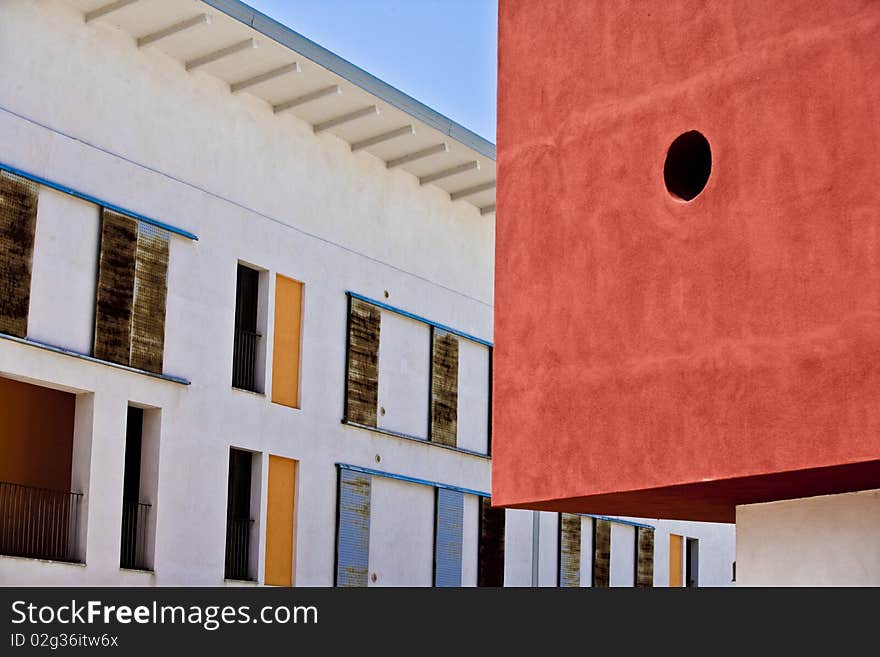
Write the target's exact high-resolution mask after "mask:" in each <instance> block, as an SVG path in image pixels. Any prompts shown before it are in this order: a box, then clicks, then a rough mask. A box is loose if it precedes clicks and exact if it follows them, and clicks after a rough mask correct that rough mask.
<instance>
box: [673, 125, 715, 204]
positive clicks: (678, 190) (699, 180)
mask: <svg viewBox="0 0 880 657" xmlns="http://www.w3.org/2000/svg"><path fill="white" fill-rule="evenodd" d="M711 171H712V151H711V149H710V148H709V142H708V141H707V140H706V138H705V137H704V136H703V135H701V134H700V133H699V132H697V131H696V130H691V131H690V132H686V133H684V134H683V135H680V136H679V137H678V138H677V139H676V140H675V141H673V142H672V145H671V146H670V147H669V152H668V153H667V154H666V164H665V165H664V167H663V180H664V181H665V182H666V189H668V190H669V193H670V194H672V195H673V196H676V197H678V198H680V199H682V200H683V201H690V200H692V199H694V198H696V196H697V195H698V194H699V193H700V192H702V191H703V188H704V187H705V186H706V183H707V182H708V181H709V173H710V172H711Z"/></svg>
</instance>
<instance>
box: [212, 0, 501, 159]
mask: <svg viewBox="0 0 880 657" xmlns="http://www.w3.org/2000/svg"><path fill="white" fill-rule="evenodd" d="M202 2H203V3H204V4H206V5H208V6H209V7H213V8H214V9H216V10H218V11H221V12H223V13H224V14H226V15H227V16H229V17H230V18H234V19H235V20H237V21H239V22H241V23H244V24H245V25H247V26H248V27H251V28H253V29H255V30H256V31H257V32H259V33H260V34H262V35H264V36H266V37H268V38H270V39H272V40H273V41H276V42H277V43H279V44H281V45H282V46H285V47H287V48H290V49H291V50H293V51H294V52H297V53H299V54H300V55H302V56H303V57H306V58H307V59H309V60H311V61H313V62H315V63H316V64H319V65H320V66H323V67H324V68H326V69H327V70H329V71H331V72H332V73H335V74H336V75H338V76H340V77H342V78H344V79H345V80H348V81H349V82H351V83H352V84H354V85H356V86H358V87H360V88H361V89H363V90H364V91H367V92H369V93H371V94H373V95H374V96H376V97H377V98H379V99H381V100H383V101H384V102H386V103H388V104H389V105H391V106H393V107H396V108H397V109H399V110H401V111H403V112H406V113H407V114H409V115H410V116H412V117H413V118H415V119H418V120H419V121H422V122H423V123H427V124H428V125H429V126H431V127H433V128H436V129H437V130H439V131H440V132H442V133H443V134H445V135H448V136H449V137H451V138H452V139H454V140H455V141H457V142H459V143H461V144H463V145H464V146H467V147H468V148H471V149H473V150H475V151H476V152H477V153H479V154H480V155H483V156H484V157H488V158H490V159H491V160H493V161H494V160H495V159H496V158H495V144H493V143H492V142H490V141H489V140H488V139H486V138H484V137H481V136H480V135H478V134H477V133H475V132H473V131H471V130H468V129H467V128H465V127H464V126H463V125H460V124H458V123H456V122H455V121H453V120H452V119H450V118H448V117H446V116H444V115H443V114H441V113H440V112H437V111H436V110H433V109H431V108H430V107H428V106H427V105H425V104H424V103H420V102H419V101H418V100H416V99H415V98H413V97H412V96H409V95H407V94H405V93H404V92H402V91H400V90H399V89H397V88H396V87H393V86H391V85H390V84H388V83H387V82H384V81H382V80H380V79H379V78H377V77H376V76H374V75H371V74H370V73H367V72H366V71H365V70H363V69H362V68H359V67H358V66H355V65H354V64H352V63H351V62H349V61H348V60H347V59H344V58H342V57H340V56H339V55H337V54H336V53H334V52H331V51H330V50H327V49H326V48H324V47H323V46H320V45H318V44H317V43H315V42H314V41H312V40H311V39H308V38H306V37H304V36H303V35H302V34H300V33H299V32H296V31H294V30H292V29H291V28H289V27H287V26H286V25H283V24H282V23H279V22H278V21H276V20H274V19H273V18H270V17H269V16H267V15H266V14H263V13H261V12H259V11H257V10H256V9H254V8H253V7H251V6H250V5H248V4H246V3H244V2H241V1H240V0H202Z"/></svg>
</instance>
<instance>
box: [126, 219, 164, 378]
mask: <svg viewBox="0 0 880 657" xmlns="http://www.w3.org/2000/svg"><path fill="white" fill-rule="evenodd" d="M168 240H169V233H168V231H166V230H163V229H161V228H156V227H155V226H151V225H149V224H145V223H141V224H140V225H139V226H138V242H137V256H136V265H135V288H134V307H133V310H132V321H131V366H132V367H137V368H138V369H142V370H147V371H148V372H157V373H161V372H162V360H163V353H164V347H165V297H166V292H167V278H168Z"/></svg>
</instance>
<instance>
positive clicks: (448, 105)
mask: <svg viewBox="0 0 880 657" xmlns="http://www.w3.org/2000/svg"><path fill="white" fill-rule="evenodd" d="M245 2H247V3H248V4H249V5H251V6H252V7H254V8H255V9H258V10H259V11H261V12H263V13H264V14H267V15H268V16H270V17H272V18H274V19H275V20H277V21H279V22H281V23H283V24H285V25H287V26H288V27H290V28H292V29H294V30H296V31H297V32H299V33H300V34H302V35H304V36H306V37H308V38H309V39H311V40H312V41H315V42H317V43H319V44H320V45H322V46H323V47H325V48H327V49H328V50H332V51H333V52H335V53H336V54H337V55H340V56H341V57H344V58H345V59H347V60H348V61H350V62H351V63H353V64H355V65H356V66H359V67H361V68H362V69H364V70H366V71H368V72H369V73H372V74H373V75H375V76H376V77H378V78H380V79H382V80H384V81H385V82H387V83H389V84H391V85H394V86H395V87H397V88H398V89H400V90H401V91H403V92H404V93H407V94H409V95H410V96H412V97H413V98H416V99H417V100H419V101H421V102H423V103H425V104H426V105H428V106H429V107H431V108H433V109H434V110H436V111H438V112H440V113H441V114H445V115H446V116H448V117H449V118H450V119H452V120H453V121H456V122H458V123H460V124H461V125H463V126H465V127H466V128H469V129H470V130H473V131H474V132H476V133H477V134H479V135H481V136H482V137H485V138H486V139H488V140H489V141H491V142H494V141H495V89H496V77H497V43H498V39H497V33H498V19H497V17H498V3H497V0H245Z"/></svg>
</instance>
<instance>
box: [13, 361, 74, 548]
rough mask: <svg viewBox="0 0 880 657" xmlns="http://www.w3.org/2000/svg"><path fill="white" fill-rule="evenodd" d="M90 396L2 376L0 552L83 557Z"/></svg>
mask: <svg viewBox="0 0 880 657" xmlns="http://www.w3.org/2000/svg"><path fill="white" fill-rule="evenodd" d="M90 399H91V397H90V396H89V395H79V396H77V395H73V394H70V393H68V392H62V391H60V390H53V389H51V388H45V387H43V386H37V385H32V384H29V383H23V382H20V381H13V380H12V379H5V378H2V377H0V428H2V429H0V554H5V555H11V556H18V557H29V558H35V559H51V560H55V561H72V562H81V561H83V558H84V556H85V551H84V547H85V524H86V520H87V513H86V509H85V503H84V501H83V495H82V492H83V490H84V489H85V488H86V484H87V478H86V479H85V480H84V478H83V476H84V475H85V476H86V477H87V475H88V469H89V468H88V464H87V463H83V459H79V458H77V453H78V452H79V451H80V450H82V449H88V448H90V442H89V441H90V440H91V432H90V429H89V430H88V431H87V432H84V431H82V430H78V428H77V425H81V426H89V427H90V426H91V423H90V422H86V421H83V419H82V418H80V417H78V416H80V414H83V415H85V416H86V417H88V415H89V414H90V412H91V407H90ZM86 433H87V434H88V435H85V434H86Z"/></svg>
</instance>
